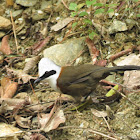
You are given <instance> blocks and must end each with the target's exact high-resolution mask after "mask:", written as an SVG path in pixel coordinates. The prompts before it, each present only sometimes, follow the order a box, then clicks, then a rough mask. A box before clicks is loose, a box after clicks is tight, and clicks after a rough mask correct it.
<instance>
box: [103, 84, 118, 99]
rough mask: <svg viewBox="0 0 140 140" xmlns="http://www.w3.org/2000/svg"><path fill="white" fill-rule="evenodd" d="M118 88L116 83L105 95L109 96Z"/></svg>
mask: <svg viewBox="0 0 140 140" xmlns="http://www.w3.org/2000/svg"><path fill="white" fill-rule="evenodd" d="M118 89H119V86H118V85H116V86H114V87H113V89H111V90H110V91H109V92H108V93H107V94H106V95H105V96H106V97H110V96H112V95H114V94H115V93H116V90H118Z"/></svg>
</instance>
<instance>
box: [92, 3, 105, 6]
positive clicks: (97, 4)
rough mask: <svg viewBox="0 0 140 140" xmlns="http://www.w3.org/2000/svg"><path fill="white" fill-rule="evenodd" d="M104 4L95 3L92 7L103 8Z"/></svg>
mask: <svg viewBox="0 0 140 140" xmlns="http://www.w3.org/2000/svg"><path fill="white" fill-rule="evenodd" d="M103 5H104V4H103V3H96V4H93V6H99V7H100V6H103Z"/></svg>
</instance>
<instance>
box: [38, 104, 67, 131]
mask: <svg viewBox="0 0 140 140" xmlns="http://www.w3.org/2000/svg"><path fill="white" fill-rule="evenodd" d="M65 121H66V118H65V116H64V113H63V110H61V109H60V107H57V106H56V105H54V107H53V108H52V110H51V112H50V114H41V117H39V122H40V124H41V130H43V131H45V132H49V131H50V130H53V129H56V128H57V127H58V126H59V124H61V123H64V122H65Z"/></svg>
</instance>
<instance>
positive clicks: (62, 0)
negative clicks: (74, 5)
mask: <svg viewBox="0 0 140 140" xmlns="http://www.w3.org/2000/svg"><path fill="white" fill-rule="evenodd" d="M61 2H62V3H63V4H64V6H65V7H66V8H67V9H68V10H69V8H68V6H67V5H66V3H65V2H64V0H61Z"/></svg>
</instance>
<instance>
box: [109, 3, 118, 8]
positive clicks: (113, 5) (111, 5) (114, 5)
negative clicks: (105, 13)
mask: <svg viewBox="0 0 140 140" xmlns="http://www.w3.org/2000/svg"><path fill="white" fill-rule="evenodd" d="M116 6H118V4H115V3H114V4H109V5H108V7H116Z"/></svg>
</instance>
